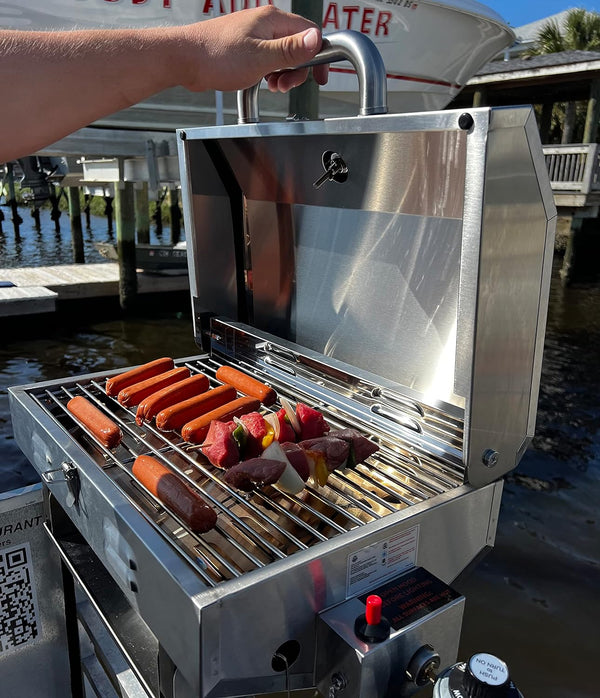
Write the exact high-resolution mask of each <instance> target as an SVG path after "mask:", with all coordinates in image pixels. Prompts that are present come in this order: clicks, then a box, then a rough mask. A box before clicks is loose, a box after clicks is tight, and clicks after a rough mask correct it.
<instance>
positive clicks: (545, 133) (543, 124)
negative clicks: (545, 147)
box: [539, 102, 554, 143]
mask: <svg viewBox="0 0 600 698" xmlns="http://www.w3.org/2000/svg"><path fill="white" fill-rule="evenodd" d="M553 111H554V102H545V103H544V104H542V113H541V114H540V127H539V131H540V139H541V141H542V143H550V131H551V129H552V112H553Z"/></svg>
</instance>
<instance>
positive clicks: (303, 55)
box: [269, 27, 321, 68]
mask: <svg viewBox="0 0 600 698" xmlns="http://www.w3.org/2000/svg"><path fill="white" fill-rule="evenodd" d="M269 44H270V45H271V48H272V50H273V53H274V54H275V56H277V60H278V62H279V65H278V66H277V67H278V68H295V67H296V66H298V65H302V64H303V63H306V62H307V61H309V60H310V59H311V58H313V56H315V55H316V54H317V53H318V51H319V49H320V48H321V33H320V32H319V30H318V29H315V28H314V27H311V28H310V29H306V30H305V31H303V32H300V33H299V34H292V35H290V36H283V37H281V38H280V39H273V40H272V41H270V42H269ZM275 56H274V57H275Z"/></svg>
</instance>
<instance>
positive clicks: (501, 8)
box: [479, 0, 600, 27]
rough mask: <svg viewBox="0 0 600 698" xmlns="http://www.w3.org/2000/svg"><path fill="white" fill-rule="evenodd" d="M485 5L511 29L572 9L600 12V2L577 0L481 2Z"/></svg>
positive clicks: (503, 0)
mask: <svg viewBox="0 0 600 698" xmlns="http://www.w3.org/2000/svg"><path fill="white" fill-rule="evenodd" d="M479 2H481V3H482V4H483V5H487V6H488V7H491V8H492V10H494V11H495V12H497V13H498V14H499V15H500V16H501V17H502V18H503V19H504V20H506V22H507V23H508V24H510V26H511V27H520V26H522V25H523V24H529V23H530V22H535V21H536V20H538V19H544V18H546V17H549V16H550V15H555V14H557V13H558V12H562V11H563V10H569V9H571V8H572V7H583V9H584V10H588V11H594V12H600V0H596V2H594V1H592V2H577V0H479Z"/></svg>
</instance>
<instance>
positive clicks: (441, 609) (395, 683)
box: [316, 567, 464, 698]
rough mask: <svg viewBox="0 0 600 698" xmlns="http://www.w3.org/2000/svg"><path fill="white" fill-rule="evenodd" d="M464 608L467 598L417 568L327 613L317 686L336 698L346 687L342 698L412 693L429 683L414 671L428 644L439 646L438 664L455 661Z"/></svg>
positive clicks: (321, 632) (320, 643) (319, 637)
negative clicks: (420, 655) (416, 676)
mask: <svg viewBox="0 0 600 698" xmlns="http://www.w3.org/2000/svg"><path fill="white" fill-rule="evenodd" d="M463 609H464V597H462V596H461V595H460V594H458V593H457V592H456V591H455V590H454V589H452V588H451V587H449V586H448V585H447V584H445V583H444V582H442V581H441V580H440V579H438V578H437V577H435V576H434V575H432V574H430V573H429V572H428V571H427V570H425V569H423V568H421V567H416V568H414V569H412V570H409V571H408V572H405V573H404V574H402V575H400V576H398V577H396V578H395V579H393V580H391V581H389V582H387V583H386V584H384V585H382V586H380V587H378V588H377V589H373V590H372V591H371V592H370V593H368V594H361V595H359V596H355V597H353V598H351V599H348V600H346V601H344V602H343V603H341V604H338V605H337V606H334V607H333V608H330V609H328V610H326V611H324V612H323V613H321V614H320V615H319V623H318V628H317V676H316V685H317V688H318V689H319V691H320V692H321V694H322V695H325V696H330V695H336V691H338V692H339V688H336V686H341V685H342V684H343V686H344V694H343V695H344V698H368V697H372V696H375V695H377V696H382V698H383V697H386V696H389V697H390V698H391V696H396V697H398V696H410V695H412V694H413V693H415V692H416V691H417V690H419V688H420V687H421V686H422V685H423V684H422V683H419V682H415V680H414V676H412V674H413V673H414V666H413V665H414V661H413V660H414V657H415V656H416V655H417V653H418V652H419V650H420V649H421V648H422V647H423V646H429V647H431V648H435V651H434V655H435V657H436V664H438V663H439V664H441V665H442V666H448V665H449V664H452V663H453V662H455V661H456V655H457V652H458V639H459V637H460V629H461V624H462V615H463ZM434 655H432V656H434ZM411 662H412V663H411ZM411 669H413V671H411ZM420 673H423V672H420ZM425 673H427V672H425ZM332 691H333V693H332Z"/></svg>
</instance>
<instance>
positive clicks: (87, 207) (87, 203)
mask: <svg viewBox="0 0 600 698" xmlns="http://www.w3.org/2000/svg"><path fill="white" fill-rule="evenodd" d="M91 204H92V195H91V194H84V195H83V213H84V215H85V227H86V229H87V230H91V228H92V218H91Z"/></svg>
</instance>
